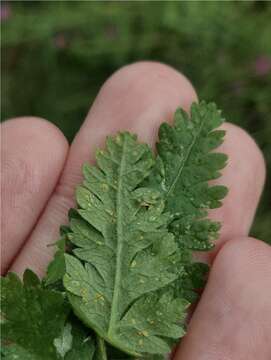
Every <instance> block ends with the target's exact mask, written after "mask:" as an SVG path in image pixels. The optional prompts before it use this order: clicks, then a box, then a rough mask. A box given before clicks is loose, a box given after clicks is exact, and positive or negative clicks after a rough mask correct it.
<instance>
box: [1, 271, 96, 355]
mask: <svg viewBox="0 0 271 360" xmlns="http://www.w3.org/2000/svg"><path fill="white" fill-rule="evenodd" d="M1 290H2V291H1V333H2V337H1V354H2V356H3V358H4V359H5V360H15V359H24V360H59V359H65V360H75V359H79V358H80V359H83V360H91V359H92V357H91V356H90V355H91V349H93V350H92V352H94V345H93V343H92V342H89V343H87V344H86V345H87V352H88V357H85V358H83V357H80V356H81V352H82V351H83V350H82V351H81V346H80V347H79V346H78V342H80V343H81V345H83V344H85V338H86V337H84V338H83V337H82V331H81V333H80V334H79V335H80V336H78V334H77V333H76V334H75V336H73V329H72V325H71V324H69V323H66V322H67V320H68V316H69V314H70V310H71V309H70V306H69V304H68V303H67V302H66V301H65V298H64V295H63V294H62V293H59V292H56V291H53V290H47V289H44V288H42V285H41V283H40V282H39V280H38V278H37V276H36V275H35V274H34V273H33V272H32V271H30V270H26V272H25V273H24V283H22V282H21V280H20V279H19V278H18V276H17V275H15V274H14V273H9V274H8V275H7V276H6V277H4V278H1ZM81 326H82V325H81ZM79 338H81V340H80V339H79ZM73 342H74V343H75V345H76V344H77V348H76V349H73V348H72V346H73ZM86 345H85V346H86ZM70 354H71V356H70ZM72 354H74V355H73V356H72Z"/></svg>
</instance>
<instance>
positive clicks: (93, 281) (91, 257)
mask: <svg viewBox="0 0 271 360" xmlns="http://www.w3.org/2000/svg"><path fill="white" fill-rule="evenodd" d="M96 159H97V167H96V166H89V165H86V166H85V167H84V176H85V181H84V183H83V186H80V187H78V189H77V194H76V197H77V202H78V205H79V209H78V213H79V214H80V215H81V219H76V218H74V219H71V221H70V229H71V232H70V233H68V237H69V240H70V241H71V242H72V243H73V244H74V245H75V249H74V250H73V255H70V254H66V255H65V260H66V274H65V276H64V285H65V287H66V289H67V291H68V293H69V300H70V302H71V304H72V306H73V308H74V311H75V313H76V314H77V316H78V317H79V318H80V319H81V320H82V321H83V322H84V323H85V324H87V325H88V326H90V327H92V328H93V329H94V330H95V331H96V332H97V333H98V334H99V335H100V336H101V337H102V338H103V339H105V340H106V341H107V342H109V343H111V344H112V345H114V346H116V347H118V348H120V349H122V350H123V351H126V352H127V353H130V354H132V355H136V356H137V355H143V354H148V353H153V354H162V353H166V352H169V351H170V347H169V345H168V339H169V338H171V339H178V338H179V337H180V336H182V335H183V333H184V330H183V327H182V319H183V313H184V310H185V308H186V306H187V302H186V301H183V300H180V299H176V298H175V297H174V295H173V293H168V294H165V295H164V296H162V297H161V298H158V297H157V294H156V291H158V290H159V289H163V288H164V287H166V286H167V285H168V284H171V283H173V282H174V281H175V280H176V279H177V278H178V277H179V276H180V273H181V272H182V267H181V266H180V264H179V263H180V254H179V251H178V246H177V244H176V242H175V239H174V236H173V234H170V233H169V232H168V230H167V225H168V223H169V222H170V221H171V216H170V214H169V213H167V212H165V211H164V202H163V199H161V195H160V194H159V192H158V191H156V190H153V189H150V188H145V187H142V183H143V181H144V179H145V178H146V177H147V176H148V175H149V174H150V172H151V169H152V167H153V165H154V159H153V156H152V154H151V151H150V149H149V148H148V147H147V145H143V144H139V143H137V141H136V137H135V136H134V135H131V134H129V133H120V134H118V135H117V136H116V137H115V138H111V137H109V138H108V139H107V148H106V150H104V151H98V152H97V156H96ZM148 315H149V316H148Z"/></svg>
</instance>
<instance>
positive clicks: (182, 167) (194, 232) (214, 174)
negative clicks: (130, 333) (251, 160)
mask: <svg viewBox="0 0 271 360" xmlns="http://www.w3.org/2000/svg"><path fill="white" fill-rule="evenodd" d="M222 123H223V118H222V117H221V112H220V111H219V110H217V108H216V105H215V104H213V103H209V104H206V103H205V102H200V103H199V104H197V103H194V104H193V105H192V106H191V115H190V117H189V116H188V114H187V113H186V112H184V111H183V110H182V109H178V110H177V111H176V113H175V117H174V124H173V126H170V125H169V124H167V123H163V124H162V125H161V126H160V130H159V142H158V144H157V150H158V155H159V159H158V162H157V166H156V170H155V173H154V176H153V177H152V180H151V181H152V184H153V185H154V186H155V187H156V188H158V189H159V190H160V191H162V192H163V194H164V199H165V202H166V210H167V211H169V212H170V213H171V214H172V215H173V217H174V220H173V221H172V223H171V225H170V231H172V232H173V233H174V234H175V236H176V239H178V242H179V244H180V245H181V246H182V247H184V248H187V249H190V250H200V251H204V250H210V249H211V248H212V247H213V240H215V239H216V238H217V237H218V231H219V229H220V224H219V223H217V222H215V221H211V220H208V219H206V216H207V211H208V209H214V208H217V207H220V206H221V204H222V202H221V200H222V199H223V198H224V197H225V195H226V194H227V188H226V187H225V186H222V185H209V184H208V181H210V180H214V179H217V178H218V177H219V176H220V175H221V174H220V170H221V169H223V168H224V167H225V165H226V160H227V156H226V155H225V154H222V153H215V152H213V150H214V149H215V148H217V147H218V146H219V145H220V144H221V143H222V141H223V137H224V135H225V131H223V130H221V129H219V130H217V129H216V128H217V127H219V126H220V125H221V124H222Z"/></svg>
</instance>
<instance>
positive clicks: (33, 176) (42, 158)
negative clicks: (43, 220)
mask: <svg viewBox="0 0 271 360" xmlns="http://www.w3.org/2000/svg"><path fill="white" fill-rule="evenodd" d="M1 150H2V154H1V155H2V183H1V193H2V204H3V206H2V225H1V233H2V240H1V245H2V250H3V251H2V261H1V273H3V272H5V271H6V270H7V268H8V266H9V264H10V263H11V262H12V260H13V259H14V257H15V256H16V254H17V253H18V251H19V250H20V248H21V246H22V245H23V243H24V242H25V240H26V238H27V236H28V235H29V233H30V231H31V230H32V228H33V227H34V225H35V223H36V221H37V219H38V217H39V215H40V213H41V211H42V209H43V208H44V206H45V204H46V202H47V201H48V198H49V196H50V194H51V193H52V192H53V190H54V187H55V186H56V183H57V181H58V178H59V175H60V173H61V171H62V169H63V166H64V163H65V159H66V156H67V151H68V143H67V140H66V139H65V137H64V135H63V134H62V133H61V131H60V130H58V129H57V128H56V127H55V126H54V125H53V124H51V123H49V122H48V121H46V120H43V119H41V118H35V117H22V118H15V119H10V120H7V121H6V122H4V123H3V124H2V148H1Z"/></svg>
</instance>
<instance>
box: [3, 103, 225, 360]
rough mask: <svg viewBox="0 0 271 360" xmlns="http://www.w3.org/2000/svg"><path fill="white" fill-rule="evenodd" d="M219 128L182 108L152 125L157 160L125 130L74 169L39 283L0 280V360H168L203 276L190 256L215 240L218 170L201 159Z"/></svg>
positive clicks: (210, 113)
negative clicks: (67, 209) (67, 203)
mask: <svg viewBox="0 0 271 360" xmlns="http://www.w3.org/2000/svg"><path fill="white" fill-rule="evenodd" d="M222 122H223V119H222V117H221V113H220V111H219V110H217V108H216V106H215V104H213V103H210V104H206V103H205V102H201V103H199V104H196V103H195V104H193V105H192V107H191V116H190V117H189V116H188V114H186V113H185V112H184V111H183V110H181V109H179V110H177V111H176V113H175V117H174V124H173V126H170V125H168V124H162V125H161V127H160V131H159V142H158V144H157V150H158V155H157V156H154V155H153V153H152V151H151V149H150V148H149V146H148V145H146V144H141V143H139V142H138V141H137V138H136V136H135V135H133V134H130V133H128V132H122V133H119V134H117V135H116V136H115V137H111V136H109V137H108V138H107V141H106V148H105V150H98V151H97V154H96V161H97V165H96V166H90V165H88V164H86V165H85V166H84V169H83V173H84V182H83V184H82V185H80V186H79V187H78V188H77V191H76V199H77V203H78V209H77V210H72V211H71V213H70V223H69V226H68V227H64V228H63V227H62V228H61V239H60V241H58V243H57V246H58V250H57V252H56V255H55V258H54V260H53V261H52V263H51V264H50V265H49V267H48V271H47V276H46V278H45V279H44V280H43V281H42V282H40V281H39V279H38V278H37V277H36V275H35V274H34V273H32V272H31V271H29V270H27V271H26V272H25V274H24V282H23V284H22V283H21V281H20V280H19V279H18V278H17V276H16V275H15V274H12V273H10V274H8V275H7V277H6V278H3V279H2V280H1V281H2V287H3V294H2V303H3V307H2V319H3V320H2V331H3V339H2V354H3V355H4V356H5V358H6V359H15V358H16V356H17V357H18V356H21V357H22V356H23V357H24V358H25V359H29V360H36V359H44V360H45V359H46V360H49V359H52V360H53V359H65V360H72V359H76V358H78V357H80V359H84V358H86V359H103V360H106V359H114V358H115V355H112V354H113V353H116V352H117V354H118V355H116V356H118V359H119V358H120V356H121V355H120V352H121V353H122V354H123V356H124V354H127V355H125V356H126V357H127V356H130V357H132V358H142V357H143V358H146V359H160V358H161V359H162V358H163V356H164V355H165V354H167V353H169V352H170V350H171V348H172V346H173V345H174V344H175V343H176V341H177V340H178V339H179V338H181V337H182V336H184V334H185V317H186V310H187V308H188V306H189V304H190V303H191V302H193V301H195V300H196V299H197V292H196V290H198V289H199V288H202V287H203V286H204V283H205V280H206V275H207V272H208V267H207V265H205V264H202V263H199V262H195V261H194V260H193V257H192V256H193V251H195V250H199V251H208V250H210V249H211V248H212V247H213V241H214V240H215V239H216V238H217V237H218V231H219V228H220V224H218V223H217V222H214V221H212V220H209V219H208V218H207V211H208V209H213V208H217V207H219V206H221V200H222V199H223V198H224V196H225V195H226V193H227V189H226V188H225V187H224V186H222V185H208V181H209V180H213V179H217V178H218V177H219V176H220V170H221V169H222V168H223V167H224V166H225V164H226V160H227V157H226V155H224V154H221V153H215V152H213V150H214V149H216V148H217V147H218V146H219V145H220V144H221V143H222V141H223V137H224V131H223V130H220V129H217V127H219V126H220V125H221V124H222ZM62 280H63V281H62ZM72 310H73V311H72ZM78 319H80V320H81V322H79V321H78ZM44 341H46V346H44ZM41 342H42V346H41V345H40V344H41ZM112 347H113V348H114V349H112Z"/></svg>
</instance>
